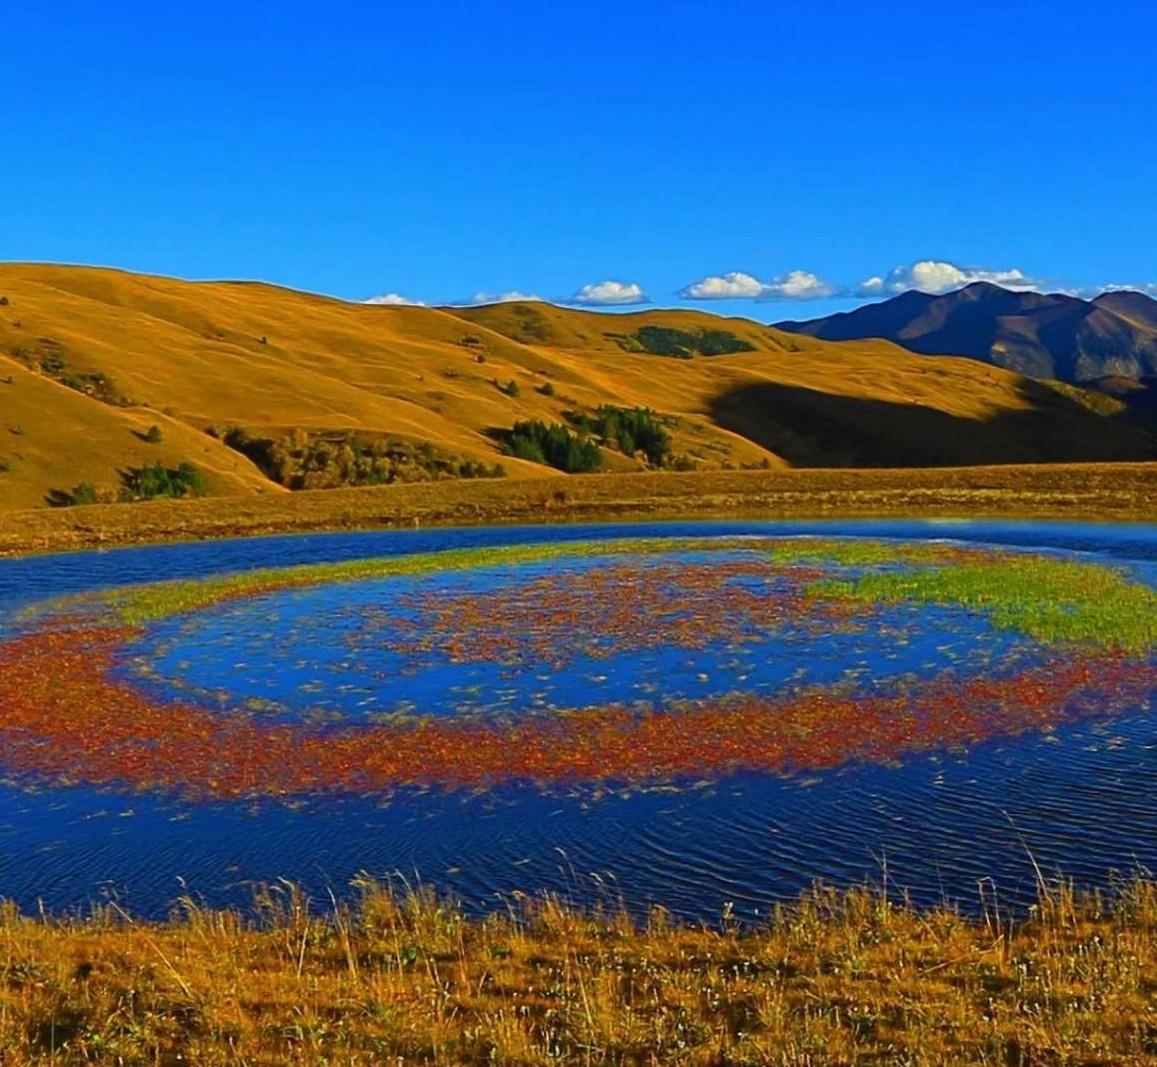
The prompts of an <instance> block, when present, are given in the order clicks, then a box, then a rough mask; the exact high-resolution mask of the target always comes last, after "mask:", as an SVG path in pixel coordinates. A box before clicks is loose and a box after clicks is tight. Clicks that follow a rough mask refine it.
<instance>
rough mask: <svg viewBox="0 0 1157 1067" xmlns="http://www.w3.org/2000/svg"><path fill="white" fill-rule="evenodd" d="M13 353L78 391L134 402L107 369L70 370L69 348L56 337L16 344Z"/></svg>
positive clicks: (117, 401) (114, 401)
mask: <svg viewBox="0 0 1157 1067" xmlns="http://www.w3.org/2000/svg"><path fill="white" fill-rule="evenodd" d="M11 353H12V357H13V358H14V359H18V360H20V362H21V363H23V364H24V365H25V366H26V367H28V368H29V369H30V370H34V371H39V372H40V373H41V374H43V375H44V376H45V377H47V378H52V379H53V380H54V381H58V382H60V384H61V385H63V386H66V387H67V388H69V389H74V390H75V391H76V392H78V393H84V395H85V396H91V397H92V398H93V399H94V400H99V401H101V402H102V403H104V404H118V405H120V406H122V407H124V406H127V405H128V404H130V403H131V401H129V400H127V399H126V398H125V397H123V396H122V395H121V393H120V390H118V389H117V387H116V385H115V384H114V382H113V380H112V378H110V377H109V376H108V375H107V374H105V373H104V372H103V371H76V370H70V369H69V367H68V354H67V350H66V349H65V347H64V345H62V344H61V343H60V342H59V341H57V340H56V339H55V338H53V337H41V338H40V339H39V340H38V341H36V342H35V343H34V344H28V345H16V346H15V347H13V348H12V350H11Z"/></svg>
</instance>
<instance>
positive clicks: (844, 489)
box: [0, 464, 1157, 555]
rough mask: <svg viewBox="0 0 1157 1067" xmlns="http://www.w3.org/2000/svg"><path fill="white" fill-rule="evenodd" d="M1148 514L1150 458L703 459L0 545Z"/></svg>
mask: <svg viewBox="0 0 1157 1067" xmlns="http://www.w3.org/2000/svg"><path fill="white" fill-rule="evenodd" d="M902 516H906V517H916V516H919V517H956V518H964V517H967V518H981V517H988V518H1037V519H1043V518H1051V519H1074V520H1075V519H1087V520H1104V521H1121V522H1152V521H1154V520H1157V465H1154V464H1094V465H1051V466H1029V467H966V468H944V469H940V468H937V469H909V470H895V469H890V470H875V469H873V470H797V471H708V472H692V473H686V474H673V473H660V474H607V475H591V476H586V477H571V478H566V479H562V478H556V479H549V480H544V479H534V480H520V479H509V480H499V481H490V480H487V481H482V482H479V481H461V482H434V483H420V484H416V485H404V486H389V487H385V488H371V489H334V490H319V491H313V492H301V493H295V494H285V493H279V494H271V495H269V496H240V497H224V498H222V497H216V498H208V499H204V500H187V501H149V502H143V503H139V504H117V505H93V506H89V507H76V508H65V509H35V510H29V511H9V512H0V555H13V554H21V553H27V552H36V551H60V550H67V549H79V548H93V547H101V546H112V545H128V544H143V543H151V542H162V541H178V540H197V539H205V538H218V537H244V536H256V535H260V534H274V533H305V532H310V531H319V530H360V529H381V528H390V527H403V528H406V527H409V528H412V527H414V526H419V525H421V526H453V525H483V524H513V523H535V522H550V523H575V522H597V521H640V520H642V521H646V520H653V519H679V518H686V519H709V518H740V517H743V518H767V519H780V518H838V517H845V518H870V517H902Z"/></svg>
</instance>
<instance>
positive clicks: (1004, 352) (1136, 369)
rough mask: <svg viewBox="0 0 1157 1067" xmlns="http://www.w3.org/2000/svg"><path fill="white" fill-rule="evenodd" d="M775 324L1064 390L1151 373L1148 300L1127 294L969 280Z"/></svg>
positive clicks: (1154, 338) (1156, 343)
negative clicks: (986, 366) (1065, 385)
mask: <svg viewBox="0 0 1157 1067" xmlns="http://www.w3.org/2000/svg"><path fill="white" fill-rule="evenodd" d="M778 326H779V329H782V330H786V331H788V332H790V333H798V334H804V335H806V336H808V337H817V338H821V339H823V340H828V341H851V340H863V339H866V338H873V337H875V338H884V339H887V340H891V341H895V342H896V343H897V344H900V345H903V346H904V347H905V348H907V349H909V350H910V351H912V352H921V353H924V354H926V355H951V356H969V357H971V358H973V359H980V360H984V361H985V362H988V363H992V364H995V365H996V366H999V367H1004V368H1006V369H1008V370H1014V371H1017V372H1018V373H1021V374H1026V375H1031V376H1032V377H1034V378H1053V379H1058V380H1060V381H1064V382H1073V383H1085V382H1093V381H1095V380H1097V379H1101V378H1113V377H1117V378H1132V379H1135V380H1136V379H1141V378H1146V377H1153V376H1154V375H1157V300H1152V299H1150V298H1149V297H1147V296H1145V295H1144V294H1143V293H1136V292H1109V293H1103V294H1101V295H1100V296H1098V297H1097V298H1096V299H1095V300H1080V299H1078V298H1077V297H1074V296H1068V295H1065V294H1063V293H1050V294H1043V293H1031V292H1030V293H1021V292H1011V291H1009V290H1007V289H1002V288H1001V287H1000V286H997V285H992V284H990V283H988V282H975V283H973V284H972V285H968V286H965V287H964V288H963V289H958V290H956V291H954V292H951V293H945V294H943V295H942V296H932V295H930V294H928V293H921V292H917V291H915V290H912V291H910V292H907V293H902V294H900V295H899V296H897V297H893V298H892V299H891V300H885V301H883V302H881V303H878V304H869V305H867V306H865V307H861V308H857V309H856V310H854V311H849V312H842V313H840V314H838V315H831V316H828V317H827V318H822V319H812V320H810V321H806V322H781V323H779V324H778Z"/></svg>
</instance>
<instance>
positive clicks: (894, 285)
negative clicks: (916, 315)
mask: <svg viewBox="0 0 1157 1067" xmlns="http://www.w3.org/2000/svg"><path fill="white" fill-rule="evenodd" d="M973 282H991V283H992V284H993V285H999V286H1002V287H1003V288H1005V289H1012V290H1014V291H1016V292H1029V291H1033V290H1040V289H1042V288H1044V286H1043V283H1042V282H1040V281H1039V280H1038V279H1036V278H1032V277H1030V276H1029V275H1027V274H1025V273H1024V271H1022V270H1018V269H1017V268H1015V267H1010V268H1008V269H1007V270H993V269H992V268H989V267H959V266H957V265H956V264H955V263H948V262H946V261H944V260H936V259H922V260H920V261H919V262H917V263H913V264H911V265H910V266H907V267H896V268H895V269H893V270H891V271H889V272H888V273H887V274H886V275H883V276H881V275H878V274H877V275H874V276H873V277H871V278H868V279H866V280H865V281H862V282H861V283H860V284H859V285H858V286H857V287H856V290H855V295H856V296H860V297H879V296H892V295H895V294H896V293H906V292H907V291H908V290H909V289H918V290H919V291H920V292H922V293H932V294H934V295H939V294H940V293H948V292H951V291H952V290H953V289H962V288H964V286H966V285H971V284H972V283H973Z"/></svg>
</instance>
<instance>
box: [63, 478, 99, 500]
mask: <svg viewBox="0 0 1157 1067" xmlns="http://www.w3.org/2000/svg"><path fill="white" fill-rule="evenodd" d="M68 497H69V500H70V501H71V503H73V504H77V505H81V504H95V503H97V501H98V499H99V494H98V493H97V489H96V486H95V485H93V484H92V482H81V483H79V484H78V485H74V486H73V487H72V488H71V489H70V490H69V492H68Z"/></svg>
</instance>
